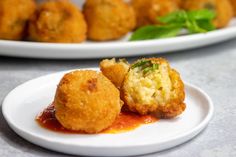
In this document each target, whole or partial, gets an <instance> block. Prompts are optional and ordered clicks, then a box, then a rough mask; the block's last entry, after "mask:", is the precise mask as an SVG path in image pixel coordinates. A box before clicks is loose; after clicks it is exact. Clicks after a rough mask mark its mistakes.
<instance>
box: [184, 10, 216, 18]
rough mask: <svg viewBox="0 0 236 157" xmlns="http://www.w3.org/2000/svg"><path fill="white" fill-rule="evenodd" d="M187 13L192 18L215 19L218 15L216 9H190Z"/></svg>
mask: <svg viewBox="0 0 236 157" xmlns="http://www.w3.org/2000/svg"><path fill="white" fill-rule="evenodd" d="M187 15H188V17H189V19H191V20H213V19H214V18H215V17H216V14H215V12H214V11H211V10H207V9H202V10H194V11H188V12H187Z"/></svg>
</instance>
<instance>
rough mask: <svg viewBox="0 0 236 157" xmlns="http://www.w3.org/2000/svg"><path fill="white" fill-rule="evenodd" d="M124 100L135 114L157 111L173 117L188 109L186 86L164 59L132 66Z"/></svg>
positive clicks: (148, 60) (146, 60)
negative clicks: (185, 101) (185, 100)
mask: <svg viewBox="0 0 236 157" xmlns="http://www.w3.org/2000/svg"><path fill="white" fill-rule="evenodd" d="M122 94H123V98H124V101H125V103H126V105H127V106H128V108H129V109H130V110H131V111H133V112H138V113H140V114H142V115H145V114H148V113H151V112H154V113H156V114H157V116H159V117H160V118H173V117H176V116H178V115H179V114H181V113H182V112H183V111H184V110H185V103H184V99H185V92H184V84H183V82H182V80H181V78H180V75H179V74H178V72H176V71H175V70H173V69H171V67H170V65H169V63H168V62H167V61H166V60H165V59H162V58H151V59H141V60H138V61H137V62H135V63H134V64H133V65H131V68H130V71H129V72H128V74H127V75H126V77H125V80H124V84H123V87H122Z"/></svg>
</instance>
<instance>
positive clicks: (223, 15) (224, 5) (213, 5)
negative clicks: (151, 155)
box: [183, 0, 233, 28]
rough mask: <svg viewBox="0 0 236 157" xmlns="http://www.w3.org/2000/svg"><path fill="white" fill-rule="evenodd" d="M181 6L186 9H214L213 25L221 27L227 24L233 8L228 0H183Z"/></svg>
mask: <svg viewBox="0 0 236 157" xmlns="http://www.w3.org/2000/svg"><path fill="white" fill-rule="evenodd" d="M183 8H184V9H186V10H199V9H210V10H213V11H215V13H216V18H215V20H214V21H213V23H214V25H215V27H217V28H222V27H225V26H227V25H228V24H229V22H230V20H231V19H232V17H233V9H232V6H231V4H230V2H229V0H185V1H183Z"/></svg>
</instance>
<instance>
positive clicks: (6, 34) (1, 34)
mask: <svg viewBox="0 0 236 157" xmlns="http://www.w3.org/2000/svg"><path fill="white" fill-rule="evenodd" d="M35 9H36V4H35V1H34V0H0V39H7V40H21V39H23V37H24V36H25V30H26V25H27V22H28V20H29V18H30V17H31V16H32V14H33V13H34V11H35Z"/></svg>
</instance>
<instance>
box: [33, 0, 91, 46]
mask: <svg viewBox="0 0 236 157" xmlns="http://www.w3.org/2000/svg"><path fill="white" fill-rule="evenodd" d="M86 32H87V24H86V22H85V20H84V17H83V14H82V13H81V12H80V10H79V8H77V7H76V6H75V5H74V4H72V3H71V2H70V1H68V0H58V1H46V2H44V3H42V4H41V5H40V6H39V7H38V9H37V11H36V13H35V14H34V16H32V17H31V19H30V23H29V30H28V39H29V40H33V41H39V42H56V43H80V42H83V41H84V40H85V39H86Z"/></svg>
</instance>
